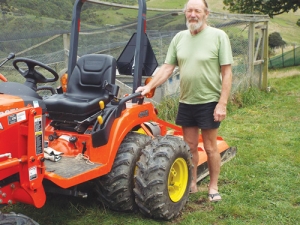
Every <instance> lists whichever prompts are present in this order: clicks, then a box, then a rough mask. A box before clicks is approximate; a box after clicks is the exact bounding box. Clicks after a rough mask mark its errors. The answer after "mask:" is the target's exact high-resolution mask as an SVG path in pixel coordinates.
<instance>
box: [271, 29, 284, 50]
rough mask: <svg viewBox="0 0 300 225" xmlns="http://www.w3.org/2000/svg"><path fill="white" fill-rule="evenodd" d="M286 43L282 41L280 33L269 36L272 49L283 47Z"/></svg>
mask: <svg viewBox="0 0 300 225" xmlns="http://www.w3.org/2000/svg"><path fill="white" fill-rule="evenodd" d="M285 44H286V43H285V41H284V40H282V37H281V35H280V33H279V32H274V33H271V34H270V35H269V46H270V48H275V47H281V46H284V45H285Z"/></svg>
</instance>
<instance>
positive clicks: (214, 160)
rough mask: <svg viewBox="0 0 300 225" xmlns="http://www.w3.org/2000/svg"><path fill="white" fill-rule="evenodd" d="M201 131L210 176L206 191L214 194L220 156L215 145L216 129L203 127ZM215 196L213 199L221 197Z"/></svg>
mask: <svg viewBox="0 0 300 225" xmlns="http://www.w3.org/2000/svg"><path fill="white" fill-rule="evenodd" d="M201 132H202V138H203V144H204V149H205V151H206V154H207V163H208V170H209V176H210V182H209V188H208V193H209V194H216V193H218V179H219V174H220V168H221V156H220V153H219V151H218V147H217V135H218V129H207V130H206V129H203V130H201ZM215 198H216V199H215V200H220V199H221V197H220V196H216V197H215Z"/></svg>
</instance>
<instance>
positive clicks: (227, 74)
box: [214, 64, 232, 121]
mask: <svg viewBox="0 0 300 225" xmlns="http://www.w3.org/2000/svg"><path fill="white" fill-rule="evenodd" d="M221 75H222V90H221V96H220V99H219V103H218V104H217V106H216V108H215V111H214V119H215V121H222V120H224V119H225V117H226V106H227V102H228V99H229V96H230V91H231V83H232V70H231V65H230V64H228V65H222V66H221Z"/></svg>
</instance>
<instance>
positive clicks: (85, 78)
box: [0, 0, 236, 220]
mask: <svg viewBox="0 0 300 225" xmlns="http://www.w3.org/2000/svg"><path fill="white" fill-rule="evenodd" d="M85 2H86V0H76V1H75V5H74V8H73V18H72V27H71V38H70V43H71V44H70V52H69V64H68V81H67V88H66V92H64V91H63V89H62V87H59V88H57V89H54V88H51V87H45V86H39V85H38V84H40V83H42V84H43V83H48V82H53V81H56V80H58V79H59V76H58V74H57V73H56V72H55V71H54V70H53V69H51V68H50V67H48V66H47V65H45V64H43V63H40V62H37V61H34V60H31V59H27V58H15V59H14V61H13V65H14V67H15V68H16V69H17V70H18V71H19V73H20V74H21V75H22V76H23V77H24V78H25V83H24V84H20V83H16V82H1V83H0V171H1V172H0V204H14V203H16V202H22V203H26V204H31V205H34V206H35V207H37V208H40V207H42V206H43V205H44V204H45V201H46V194H45V193H46V192H52V193H53V192H55V193H58V194H66V195H72V196H78V197H83V198H85V197H87V194H88V193H84V192H81V191H80V190H78V187H79V185H81V184H84V183H88V182H89V183H92V184H93V185H94V186H95V190H96V192H97V194H98V196H99V199H101V201H102V202H103V203H104V204H105V205H106V206H107V207H109V208H110V209H112V210H118V211H134V210H137V209H139V210H140V211H141V212H142V213H143V214H144V215H146V216H149V217H152V218H156V219H166V220H169V219H172V218H174V217H176V216H177V215H178V214H179V213H180V211H181V210H182V208H183V207H184V205H185V204H186V202H187V200H188V196H189V189H190V188H189V187H190V183H191V170H192V167H193V165H192V161H191V154H190V150H189V147H188V145H187V144H186V143H185V142H184V141H183V139H182V131H181V128H180V127H177V126H175V125H173V124H170V123H168V122H165V121H163V120H161V119H159V117H158V115H159V112H158V111H157V110H156V108H155V107H154V105H153V104H152V103H150V102H146V101H144V97H143V96H141V94H140V93H132V94H129V95H128V96H126V97H123V98H118V97H117V96H118V92H119V87H118V86H117V85H116V84H115V79H116V68H118V69H119V70H122V68H123V70H124V71H130V73H131V74H130V75H133V90H135V89H136V87H138V86H140V85H141V78H142V76H151V75H152V72H153V70H154V69H155V68H154V67H156V66H157V63H156V59H155V56H154V54H153V51H152V48H151V45H150V44H149V40H148V38H147V35H146V29H145V22H146V4H145V0H140V1H139V12H138V13H139V14H138V25H137V32H136V33H135V34H133V36H132V38H131V40H130V42H129V43H130V44H128V45H127V47H126V48H125V49H124V51H123V52H122V54H121V56H120V57H119V59H118V60H116V59H115V58H113V57H112V56H110V55H104V54H87V55H83V56H81V57H80V58H79V59H78V60H77V49H78V36H79V29H80V12H81V8H82V5H83V4H84V3H85ZM132 46H134V51H130V50H128V49H129V48H130V49H132ZM145 49H146V50H145ZM13 57H14V55H13V54H11V55H10V56H9V57H8V58H7V60H9V59H12V58H13ZM7 60H6V61H7ZM6 61H5V62H6ZM5 62H3V63H2V64H1V66H2V65H3V64H4V63H5ZM149 62H150V64H151V65H152V68H150V69H149V67H148V66H145V63H148V64H149ZM19 63H23V64H24V63H25V64H26V65H27V69H26V71H24V70H22V69H21V68H20V67H19ZM153 65H154V66H153ZM36 67H42V68H44V69H46V70H48V71H49V72H50V73H51V74H52V76H53V77H50V78H47V77H45V76H44V75H43V74H41V73H40V72H38V70H37V69H36ZM125 73H126V72H125ZM2 80H4V81H6V80H5V79H4V78H3V77H2ZM42 89H47V90H50V91H51V93H52V94H51V95H50V96H48V97H41V96H40V95H39V94H38V93H39V91H40V90H42ZM152 94H153V93H152ZM147 97H149V98H150V97H152V96H147ZM129 102H130V103H129ZM12 137H13V138H12ZM218 148H219V152H220V154H221V155H222V161H223V162H225V161H226V160H229V159H231V158H232V157H233V156H234V155H235V150H236V149H235V148H233V147H229V146H228V145H227V143H226V142H225V141H224V140H223V139H222V138H221V137H218ZM198 152H199V163H198V181H199V180H201V179H203V178H204V177H205V176H207V175H208V169H207V158H206V153H205V151H204V149H203V144H202V138H201V135H199V145H198ZM1 215H2V216H3V214H1V213H0V217H1ZM4 216H5V215H4ZM6 216H7V215H6ZM19 218H20V217H19Z"/></svg>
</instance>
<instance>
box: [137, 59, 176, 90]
mask: <svg viewBox="0 0 300 225" xmlns="http://www.w3.org/2000/svg"><path fill="white" fill-rule="evenodd" d="M174 69H175V65H171V64H163V65H162V66H161V67H160V68H159V70H158V71H157V72H156V73H155V75H154V77H153V78H152V80H151V81H150V82H149V83H148V84H147V85H146V86H141V87H138V88H137V89H136V91H135V92H142V93H141V94H142V95H145V94H147V93H149V92H150V90H151V89H153V88H156V87H157V86H159V85H161V84H162V83H164V82H165V81H166V80H167V79H168V78H169V77H170V76H171V74H172V73H173V70H174Z"/></svg>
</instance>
